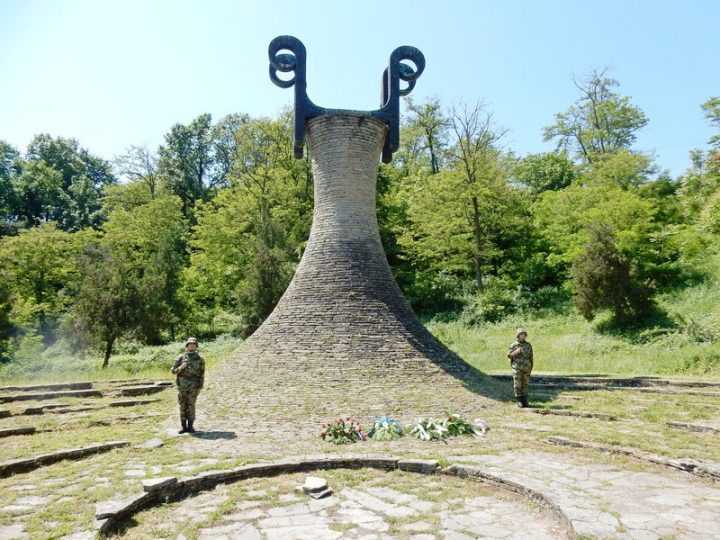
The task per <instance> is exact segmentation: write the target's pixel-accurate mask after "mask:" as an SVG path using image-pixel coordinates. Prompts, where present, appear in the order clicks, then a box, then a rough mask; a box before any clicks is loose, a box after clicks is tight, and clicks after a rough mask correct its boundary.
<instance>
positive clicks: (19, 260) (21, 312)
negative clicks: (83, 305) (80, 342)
mask: <svg viewBox="0 0 720 540" xmlns="http://www.w3.org/2000/svg"><path fill="white" fill-rule="evenodd" d="M89 236H90V233H74V234H70V233H67V232H65V231H62V230H60V229H58V228H57V227H56V225H55V224H53V223H45V224H43V225H41V226H39V227H34V228H32V229H25V230H22V231H20V234H19V235H18V236H14V237H6V238H3V239H2V240H0V261H1V262H0V270H2V271H3V273H4V274H5V275H6V276H8V277H9V283H10V284H11V285H10V291H11V294H12V297H13V307H14V315H13V317H14V319H15V322H16V323H17V324H18V325H22V326H24V327H29V328H34V329H36V330H37V331H38V332H39V333H41V334H42V335H43V336H44V338H45V341H46V343H50V342H52V341H53V339H54V332H55V328H56V325H57V322H58V319H59V317H60V316H61V315H62V314H63V313H65V312H66V311H67V310H68V308H69V305H70V302H71V296H70V294H69V291H70V289H71V288H72V286H73V283H74V282H75V280H76V278H77V267H76V264H75V256H76V255H77V253H78V252H79V251H80V250H81V249H82V246H83V244H84V243H85V242H86V241H87V239H88V238H89Z"/></svg>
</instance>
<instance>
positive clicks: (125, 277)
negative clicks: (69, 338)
mask: <svg viewBox="0 0 720 540" xmlns="http://www.w3.org/2000/svg"><path fill="white" fill-rule="evenodd" d="M78 268H79V271H80V281H79V284H78V287H77V290H76V292H75V299H74V304H73V329H74V331H75V334H76V337H77V338H80V340H81V341H82V342H83V343H85V344H88V345H89V344H97V345H100V346H101V347H102V350H103V363H102V367H103V368H106V367H107V366H108V364H109V362H110V356H111V355H112V353H113V347H114V346H115V343H116V341H117V340H118V339H119V338H121V337H123V336H125V335H129V334H131V333H132V332H133V331H134V330H135V329H136V328H137V326H138V324H139V323H140V322H141V321H140V320H139V316H140V314H142V313H143V309H142V307H143V303H144V302H145V298H144V297H143V292H144V291H142V290H141V288H140V287H139V282H138V281H137V279H136V277H137V274H136V273H135V272H134V271H133V268H132V265H131V263H130V261H128V260H127V259H126V258H125V256H124V254H123V253H121V252H118V251H115V250H113V249H112V247H111V246H110V245H104V246H94V245H88V246H87V248H86V249H85V251H84V252H83V253H82V255H81V256H80V257H79V258H78Z"/></svg>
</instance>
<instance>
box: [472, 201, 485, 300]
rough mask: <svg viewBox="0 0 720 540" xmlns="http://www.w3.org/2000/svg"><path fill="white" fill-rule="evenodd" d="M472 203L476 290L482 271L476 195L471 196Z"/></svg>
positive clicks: (479, 288)
mask: <svg viewBox="0 0 720 540" xmlns="http://www.w3.org/2000/svg"><path fill="white" fill-rule="evenodd" d="M472 204H473V236H474V237H475V256H474V257H473V261H474V264H475V285H476V286H477V288H478V290H479V291H481V290H482V288H483V284H482V271H481V263H482V259H481V254H482V234H481V233H482V230H481V228H480V206H479V204H478V199H477V197H475V196H473V197H472Z"/></svg>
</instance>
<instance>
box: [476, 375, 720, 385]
mask: <svg viewBox="0 0 720 540" xmlns="http://www.w3.org/2000/svg"><path fill="white" fill-rule="evenodd" d="M490 376H491V377H493V378H494V379H497V380H499V381H508V382H509V381H512V375H508V374H503V373H494V374H491V375H490ZM533 383H535V384H577V385H593V386H601V385H604V386H613V387H630V388H636V387H655V386H677V387H686V388H720V382H718V381H707V380H684V379H678V380H674V379H662V378H660V377H603V376H597V377H596V376H588V375H540V374H538V375H533V376H532V379H531V382H530V385H531V386H533Z"/></svg>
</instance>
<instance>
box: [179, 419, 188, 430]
mask: <svg viewBox="0 0 720 540" xmlns="http://www.w3.org/2000/svg"><path fill="white" fill-rule="evenodd" d="M180 423H181V424H182V429H181V430H180V431H178V433H187V431H188V421H187V420H185V419H184V418H183V419H181V420H180Z"/></svg>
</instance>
